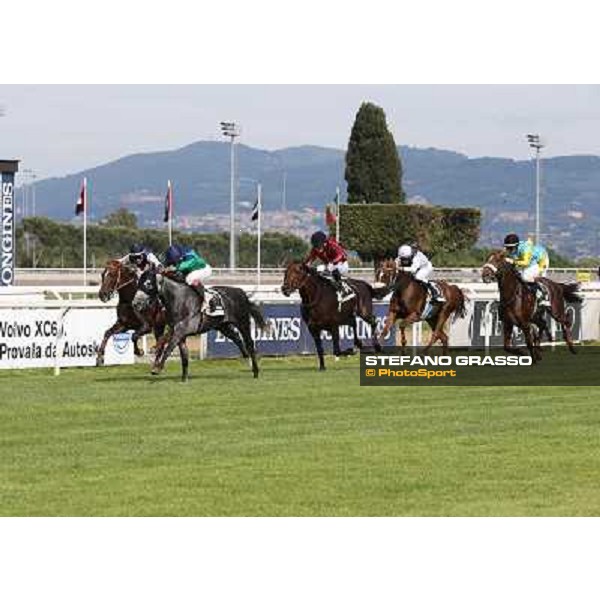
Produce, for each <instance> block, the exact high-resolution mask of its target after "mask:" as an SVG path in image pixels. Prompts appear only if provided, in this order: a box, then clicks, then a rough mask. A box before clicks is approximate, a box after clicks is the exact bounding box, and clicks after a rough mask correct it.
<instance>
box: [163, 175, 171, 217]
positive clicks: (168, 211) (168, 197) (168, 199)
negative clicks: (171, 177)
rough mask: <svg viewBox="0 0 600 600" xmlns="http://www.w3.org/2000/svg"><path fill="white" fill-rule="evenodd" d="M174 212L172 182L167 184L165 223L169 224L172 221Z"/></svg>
mask: <svg viewBox="0 0 600 600" xmlns="http://www.w3.org/2000/svg"><path fill="white" fill-rule="evenodd" d="M172 210H173V191H172V189H171V182H170V181H169V182H168V184H167V195H166V196H165V217H164V222H165V223H167V222H168V221H169V220H170V219H171V214H172Z"/></svg>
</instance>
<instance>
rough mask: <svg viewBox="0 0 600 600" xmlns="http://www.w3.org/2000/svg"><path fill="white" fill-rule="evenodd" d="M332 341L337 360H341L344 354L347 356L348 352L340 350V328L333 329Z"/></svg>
mask: <svg viewBox="0 0 600 600" xmlns="http://www.w3.org/2000/svg"><path fill="white" fill-rule="evenodd" d="M330 331H331V341H332V344H333V355H334V356H335V357H336V358H339V357H340V356H341V355H342V354H346V352H342V350H341V348H340V328H339V327H338V326H337V325H335V326H334V327H332V328H331V330H330Z"/></svg>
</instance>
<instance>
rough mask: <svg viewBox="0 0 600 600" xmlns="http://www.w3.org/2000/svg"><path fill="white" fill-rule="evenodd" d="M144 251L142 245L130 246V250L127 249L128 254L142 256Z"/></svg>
mask: <svg viewBox="0 0 600 600" xmlns="http://www.w3.org/2000/svg"><path fill="white" fill-rule="evenodd" d="M145 251H146V248H144V244H132V245H131V248H129V253H130V254H144V252H145Z"/></svg>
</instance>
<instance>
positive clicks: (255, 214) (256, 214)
mask: <svg viewBox="0 0 600 600" xmlns="http://www.w3.org/2000/svg"><path fill="white" fill-rule="evenodd" d="M259 216H260V203H259V201H258V198H257V199H256V202H255V203H254V208H253V209H252V220H253V221H256V220H257V219H258V217H259Z"/></svg>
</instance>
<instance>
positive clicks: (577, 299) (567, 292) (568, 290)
mask: <svg viewBox="0 0 600 600" xmlns="http://www.w3.org/2000/svg"><path fill="white" fill-rule="evenodd" d="M560 285H561V287H562V291H563V298H564V299H565V302H571V303H573V304H581V303H582V302H583V298H582V296H581V294H579V289H580V287H581V284H579V283H561V284H560Z"/></svg>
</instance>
